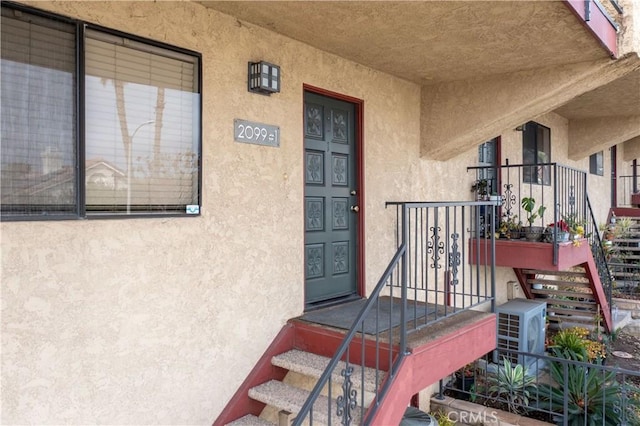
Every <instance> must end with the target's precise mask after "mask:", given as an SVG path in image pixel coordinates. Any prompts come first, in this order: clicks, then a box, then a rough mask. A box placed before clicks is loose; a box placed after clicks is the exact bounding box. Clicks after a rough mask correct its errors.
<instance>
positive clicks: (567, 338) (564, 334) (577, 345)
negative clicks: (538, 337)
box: [550, 329, 587, 361]
mask: <svg viewBox="0 0 640 426" xmlns="http://www.w3.org/2000/svg"><path fill="white" fill-rule="evenodd" d="M550 349H557V350H558V351H559V353H561V354H562V355H561V357H562V358H569V359H576V360H578V361H585V360H586V359H587V353H586V352H587V343H586V340H585V339H584V337H582V336H581V335H580V333H576V332H575V329H567V330H562V331H559V332H558V334H556V335H555V336H554V337H553V339H552V341H551V346H550ZM571 355H574V356H571Z"/></svg>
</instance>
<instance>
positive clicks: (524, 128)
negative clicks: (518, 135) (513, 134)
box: [516, 123, 527, 132]
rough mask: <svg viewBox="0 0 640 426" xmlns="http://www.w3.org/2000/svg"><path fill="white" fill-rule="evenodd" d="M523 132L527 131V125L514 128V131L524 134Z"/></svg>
mask: <svg viewBox="0 0 640 426" xmlns="http://www.w3.org/2000/svg"><path fill="white" fill-rule="evenodd" d="M525 130H527V125H526V123H525V124H521V125H519V126H518V127H516V131H518V132H524V131H525Z"/></svg>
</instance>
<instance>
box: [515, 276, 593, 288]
mask: <svg viewBox="0 0 640 426" xmlns="http://www.w3.org/2000/svg"><path fill="white" fill-rule="evenodd" d="M584 279H585V281H566V280H545V279H538V278H529V279H528V280H527V282H528V283H529V284H543V285H553V286H556V287H589V281H588V280H587V278H586V277H585V278H584Z"/></svg>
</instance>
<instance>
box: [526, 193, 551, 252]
mask: <svg viewBox="0 0 640 426" xmlns="http://www.w3.org/2000/svg"><path fill="white" fill-rule="evenodd" d="M520 204H521V205H522V208H523V209H524V210H525V211H526V212H527V222H529V226H528V227H525V237H526V238H527V240H529V241H540V239H541V238H542V233H543V231H544V228H543V227H542V226H533V224H534V222H535V221H536V219H537V218H538V217H540V218H541V217H542V216H543V215H544V212H545V210H547V208H546V207H545V206H540V207H538V208H537V209H536V200H535V199H534V198H533V197H524V198H523V199H522V201H521V202H520Z"/></svg>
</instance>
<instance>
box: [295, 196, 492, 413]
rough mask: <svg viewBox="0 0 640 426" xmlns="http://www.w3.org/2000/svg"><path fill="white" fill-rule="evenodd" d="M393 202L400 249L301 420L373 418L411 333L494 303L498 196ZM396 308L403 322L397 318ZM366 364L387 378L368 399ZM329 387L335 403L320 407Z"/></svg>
mask: <svg viewBox="0 0 640 426" xmlns="http://www.w3.org/2000/svg"><path fill="white" fill-rule="evenodd" d="M387 206H395V207H396V219H395V220H396V235H397V240H396V246H397V250H396V253H395V254H394V256H393V258H392V259H391V262H390V263H389V265H388V266H387V267H386V269H385V271H384V273H383V274H382V276H381V278H380V280H379V281H378V283H377V284H376V286H375V288H374V289H373V291H372V292H371V294H370V296H369V299H368V300H367V303H366V304H365V306H363V308H362V309H361V311H360V312H359V314H358V316H357V317H356V319H355V320H354V322H353V324H352V326H351V328H350V329H349V331H348V332H347V333H346V335H345V337H344V339H343V341H342V343H341V344H340V346H339V347H338V349H337V350H336V352H335V353H334V355H333V357H332V358H331V360H330V362H329V364H328V366H327V368H326V369H325V371H324V372H323V373H322V375H321V376H320V378H319V379H318V382H317V383H316V385H315V386H314V388H313V390H312V391H311V393H310V395H309V397H308V399H307V400H306V401H305V403H304V404H303V406H302V408H301V409H300V411H299V412H298V414H297V416H296V417H295V418H294V420H293V422H292V424H293V425H294V426H298V425H301V424H302V423H303V422H305V421H306V422H308V423H309V424H313V423H314V417H315V418H316V419H318V418H323V420H324V418H327V420H328V423H329V425H331V424H332V422H333V424H337V423H338V422H339V423H340V424H342V425H344V426H347V425H350V424H352V422H353V423H361V424H365V425H367V424H370V422H371V421H372V420H371V419H372V418H373V416H374V415H375V414H376V411H377V409H378V408H379V407H380V404H381V403H382V401H383V399H384V397H385V395H386V394H387V393H388V391H389V389H390V387H391V385H392V384H393V382H394V379H395V378H396V375H397V373H398V371H399V366H400V365H401V363H402V361H403V359H404V358H405V357H406V356H407V355H408V345H407V338H408V335H409V334H410V333H413V332H417V331H418V330H421V329H423V328H424V327H426V326H427V325H430V324H433V323H434V322H436V321H439V320H441V319H444V318H446V317H449V316H452V315H455V314H457V313H460V312H462V311H465V310H468V309H470V308H473V307H476V306H478V305H480V304H484V303H491V310H492V311H493V310H494V307H495V305H494V304H495V297H494V295H495V260H494V259H495V256H494V255H495V239H494V233H493V232H489V229H494V227H495V224H493V223H491V220H492V219H493V218H495V217H496V212H495V210H496V207H497V203H496V202H489V201H482V202H442V203H428V202H425V203H406V202H393V203H387ZM467 241H470V243H469V244H471V243H472V244H476V245H480V244H484V245H486V246H487V247H486V250H485V251H484V252H485V253H490V256H486V259H482V261H481V259H480V254H479V253H480V252H481V250H475V251H474V252H473V251H472V250H470V249H467ZM472 253H475V256H476V259H474V261H473V262H472V261H471V260H470V259H469V257H470V256H471V254H472ZM398 310H399V311H400V312H398ZM385 311H386V312H385ZM394 311H395V318H397V317H398V314H399V323H398V322H395V323H394V320H393V318H394ZM372 326H374V330H373V332H372V331H371V327H372ZM367 327H369V328H367ZM381 329H382V330H381ZM365 343H367V344H368V345H369V347H368V349H367V351H366V353H365ZM371 346H373V354H372V352H371V351H372V349H371ZM341 361H343V362H344V363H341ZM365 365H366V366H367V367H370V368H374V369H375V379H376V381H375V383H381V382H382V385H381V386H378V388H377V389H376V391H375V392H373V400H372V401H371V403H370V405H369V407H367V406H366V403H365V395H364V392H363V391H360V395H358V391H357V390H356V389H354V387H356V385H357V382H356V383H355V384H354V382H353V381H352V377H356V380H358V379H359V380H360V386H359V388H360V389H364V381H365V377H364V376H365V375H364V373H363V370H364V367H365ZM338 368H340V372H339V373H338V372H337V370H338ZM359 369H361V370H360V371H358V370H359ZM360 372H362V374H359V373H360ZM382 379H384V380H383V381H382ZM336 388H337V391H336ZM323 392H324V393H325V394H326V396H327V397H328V398H327V399H326V400H325V399H324V398H322V400H323V401H328V402H327V404H328V406H323V407H321V406H320V404H318V402H319V401H320V399H321V398H320V396H321V394H323ZM334 397H335V402H334V401H333V399H334ZM407 402H408V401H407Z"/></svg>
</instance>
